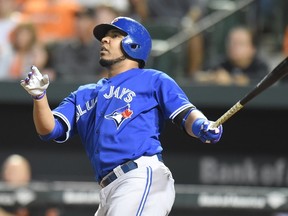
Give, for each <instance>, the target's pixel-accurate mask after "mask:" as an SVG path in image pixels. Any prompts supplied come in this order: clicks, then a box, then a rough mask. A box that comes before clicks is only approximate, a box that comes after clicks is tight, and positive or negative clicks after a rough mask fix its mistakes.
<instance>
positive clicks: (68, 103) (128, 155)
mask: <svg viewBox="0 0 288 216" xmlns="http://www.w3.org/2000/svg"><path fill="white" fill-rule="evenodd" d="M189 107H193V105H192V104H191V103H190V102H189V100H188V98H187V96H186V95H185V94H184V92H183V91H182V90H181V88H180V87H179V86H178V85H177V84H176V82H175V81H174V80H173V79H171V78H170V77H169V76H168V75H166V74H165V73H162V72H160V71H156V70H152V69H131V70H128V71H126V72H124V73H121V74H118V75H117V76H114V77H112V78H109V79H107V78H104V79H101V80H99V82H98V83H97V84H87V85H83V86H80V87H79V89H78V90H77V91H75V92H73V93H71V94H70V95H69V96H68V97H67V98H65V99H64V100H63V101H62V102H61V103H60V105H59V106H58V107H57V108H56V109H54V110H53V114H54V116H56V117H57V118H60V119H61V120H62V122H63V123H64V124H63V126H64V127H65V128H67V130H66V134H63V135H62V136H61V137H58V138H56V139H55V141H56V142H65V141H66V140H67V139H68V138H69V137H71V136H73V135H74V134H79V136H80V138H81V141H82V143H83V145H84V147H85V150H86V152H87V155H88V156H89V159H90V161H91V163H92V165H93V167H94V171H95V173H96V179H97V181H99V180H100V179H101V178H103V177H104V176H105V175H106V174H108V173H109V172H110V171H112V169H113V168H115V167H116V166H118V165H120V164H122V163H125V162H126V161H128V160H133V159H136V158H139V157H141V156H143V155H144V156H151V155H154V154H156V153H159V152H161V151H162V147H161V143H160V141H159V136H160V132H161V130H162V128H163V125H164V121H165V120H167V119H171V120H173V118H174V117H175V116H177V115H178V114H179V113H180V112H181V111H183V110H184V109H187V108H189Z"/></svg>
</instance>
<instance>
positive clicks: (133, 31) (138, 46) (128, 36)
mask: <svg viewBox="0 0 288 216" xmlns="http://www.w3.org/2000/svg"><path fill="white" fill-rule="evenodd" d="M111 29H118V30H120V31H121V32H123V33H124V34H125V37H124V38H123V40H122V43H121V46H122V49H123V51H124V53H125V54H126V55H127V56H128V57H130V58H132V59H134V60H137V61H139V62H140V68H143V67H144V65H145V63H146V61H147V59H148V57H149V54H150V51H151V47H152V41H151V36H150V34H149V32H148V31H147V29H146V28H145V27H144V26H143V25H142V24H140V23H139V22H137V21H135V20H134V19H131V18H128V17H117V18H115V19H114V20H113V21H112V22H111V23H110V24H100V25H97V26H96V27H95V28H94V30H93V33H94V36H95V37H96V38H97V39H98V40H99V41H101V40H102V38H103V37H105V35H106V33H107V32H108V31H109V30H111Z"/></svg>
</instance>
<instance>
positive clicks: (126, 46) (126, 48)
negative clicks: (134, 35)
mask: <svg viewBox="0 0 288 216" xmlns="http://www.w3.org/2000/svg"><path fill="white" fill-rule="evenodd" d="M121 49H122V51H123V53H124V55H125V56H126V57H127V58H130V59H133V60H135V61H137V62H138V63H139V68H144V66H145V61H144V60H142V59H140V58H136V56H137V55H138V53H139V52H142V51H141V49H142V47H141V44H139V43H135V42H134V41H133V40H132V39H131V38H130V36H129V35H127V36H126V37H124V38H123V40H122V43H121Z"/></svg>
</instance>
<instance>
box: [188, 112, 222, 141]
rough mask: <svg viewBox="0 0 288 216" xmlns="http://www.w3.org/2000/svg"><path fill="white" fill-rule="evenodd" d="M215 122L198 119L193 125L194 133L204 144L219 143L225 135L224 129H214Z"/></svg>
mask: <svg viewBox="0 0 288 216" xmlns="http://www.w3.org/2000/svg"><path fill="white" fill-rule="evenodd" d="M212 125H213V122H212V121H209V120H207V119H204V118H198V119H196V120H195V121H194V123H193V125H192V132H193V133H194V135H195V136H196V137H198V138H199V139H200V140H201V141H202V142H204V143H217V142H218V141H219V140H220V138H221V136H222V133H223V127H222V125H220V126H219V127H217V128H213V127H212Z"/></svg>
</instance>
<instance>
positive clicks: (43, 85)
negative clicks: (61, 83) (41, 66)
mask: <svg viewBox="0 0 288 216" xmlns="http://www.w3.org/2000/svg"><path fill="white" fill-rule="evenodd" d="M20 84H21V86H22V87H23V88H24V89H25V90H26V91H27V92H28V93H29V94H30V95H31V96H32V97H33V98H35V99H39V97H41V96H44V95H45V93H46V89H47V88H48V86H49V77H48V75H47V74H45V75H44V76H43V75H42V74H41V73H40V71H39V70H38V68H37V67H36V66H32V67H31V72H29V73H28V76H27V77H26V78H25V79H24V80H21V81H20Z"/></svg>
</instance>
